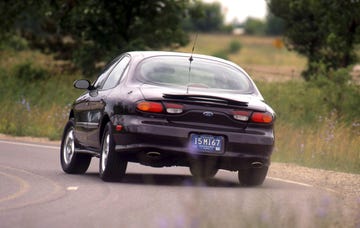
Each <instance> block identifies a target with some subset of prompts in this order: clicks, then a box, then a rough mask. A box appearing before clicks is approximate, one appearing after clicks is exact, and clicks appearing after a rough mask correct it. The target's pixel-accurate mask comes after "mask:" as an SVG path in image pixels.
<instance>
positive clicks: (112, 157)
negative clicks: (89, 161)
mask: <svg viewBox="0 0 360 228" xmlns="http://www.w3.org/2000/svg"><path fill="white" fill-rule="evenodd" d="M126 167H127V161H125V160H123V159H121V157H120V154H119V153H116V152H115V143H114V139H113V135H112V127H111V123H107V125H106V126H105V129H104V133H103V137H102V143H101V155H100V162H99V174H100V178H101V179H102V180H103V181H121V180H122V178H123V177H124V176H125V172H126Z"/></svg>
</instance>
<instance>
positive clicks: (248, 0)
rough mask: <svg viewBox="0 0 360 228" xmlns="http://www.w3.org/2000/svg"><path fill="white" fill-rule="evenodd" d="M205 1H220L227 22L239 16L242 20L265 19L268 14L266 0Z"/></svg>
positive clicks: (212, 0) (208, 0)
mask: <svg viewBox="0 0 360 228" xmlns="http://www.w3.org/2000/svg"><path fill="white" fill-rule="evenodd" d="M203 1H204V2H219V3H221V5H222V7H223V12H224V14H225V15H226V19H225V20H226V22H231V21H232V20H233V19H234V18H237V19H238V20H239V21H240V22H243V21H245V20H246V18H247V17H249V16H250V17H255V18H260V19H264V18H265V16H266V12H267V9H266V2H265V0H203Z"/></svg>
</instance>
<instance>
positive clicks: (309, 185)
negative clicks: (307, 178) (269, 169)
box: [266, 176, 314, 188]
mask: <svg viewBox="0 0 360 228" xmlns="http://www.w3.org/2000/svg"><path fill="white" fill-rule="evenodd" d="M266 178H267V179H270V180H275V181H281V182H285V183H289V184H297V185H301V186H305V187H309V188H312V187H314V186H313V185H311V184H305V183H301V182H297V181H292V180H286V179H281V178H277V177H269V176H268V177H266Z"/></svg>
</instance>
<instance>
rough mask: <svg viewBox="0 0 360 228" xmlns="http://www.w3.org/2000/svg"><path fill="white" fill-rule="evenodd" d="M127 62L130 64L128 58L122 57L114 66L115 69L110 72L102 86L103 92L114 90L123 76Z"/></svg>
mask: <svg viewBox="0 0 360 228" xmlns="http://www.w3.org/2000/svg"><path fill="white" fill-rule="evenodd" d="M129 62H130V57H129V56H124V57H123V58H122V59H121V60H120V61H119V62H118V64H116V66H115V68H113V70H112V71H111V72H110V74H109V76H108V77H107V79H106V81H105V83H104V85H103V86H102V89H103V90H106V89H111V88H114V87H115V86H116V85H117V84H118V83H119V82H120V79H121V77H122V76H123V74H124V72H125V69H126V67H127V66H128V64H129Z"/></svg>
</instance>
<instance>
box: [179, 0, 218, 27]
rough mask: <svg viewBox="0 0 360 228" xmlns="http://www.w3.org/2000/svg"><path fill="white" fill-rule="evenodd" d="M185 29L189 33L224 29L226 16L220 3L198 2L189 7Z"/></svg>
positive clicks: (184, 24) (184, 22)
mask: <svg viewBox="0 0 360 228" xmlns="http://www.w3.org/2000/svg"><path fill="white" fill-rule="evenodd" d="M183 27H184V29H185V30H188V31H200V32H214V31H221V30H222V28H223V27H224V15H223V14H222V12H221V5H220V3H218V2H214V3H204V2H201V1H198V0H195V1H193V2H192V3H191V4H190V5H189V9H188V15H187V18H186V19H185V20H184V21H183Z"/></svg>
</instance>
